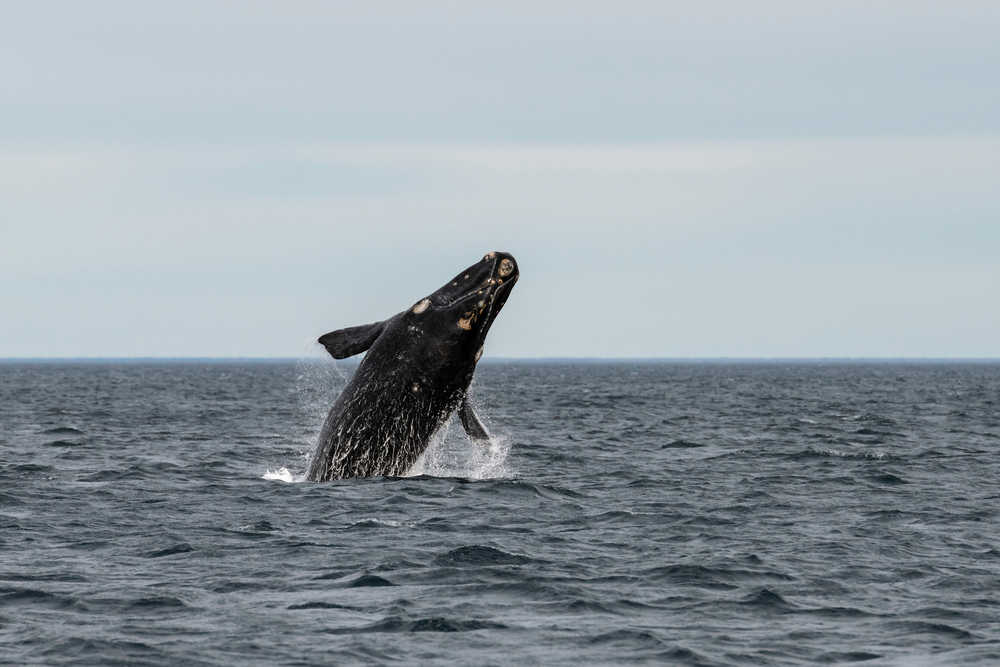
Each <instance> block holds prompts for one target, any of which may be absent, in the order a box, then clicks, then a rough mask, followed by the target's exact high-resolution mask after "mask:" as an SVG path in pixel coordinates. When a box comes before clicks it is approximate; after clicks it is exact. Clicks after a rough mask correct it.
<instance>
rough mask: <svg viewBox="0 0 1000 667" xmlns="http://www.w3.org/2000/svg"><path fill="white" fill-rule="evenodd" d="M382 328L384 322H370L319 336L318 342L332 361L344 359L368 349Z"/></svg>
mask: <svg viewBox="0 0 1000 667" xmlns="http://www.w3.org/2000/svg"><path fill="white" fill-rule="evenodd" d="M384 328H385V322H372V323H371V324H362V325H361V326H358V327H348V328H347V329H337V330H336V331H331V332H330V333H327V334H323V335H322V336H320V337H319V342H320V343H321V344H322V345H323V347H325V348H326V351H327V352H329V353H330V355H331V356H332V357H333V358H334V359H346V358H347V357H353V356H354V355H355V354H361V353H362V352H364V351H365V350H367V349H368V348H370V347H371V346H372V343H374V342H375V339H376V338H378V337H379V335H380V334H381V333H382V330H383V329H384Z"/></svg>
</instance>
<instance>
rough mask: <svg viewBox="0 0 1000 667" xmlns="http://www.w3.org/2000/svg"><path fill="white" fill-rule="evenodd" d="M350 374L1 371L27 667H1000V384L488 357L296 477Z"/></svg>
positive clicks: (988, 376)
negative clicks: (467, 416)
mask: <svg viewBox="0 0 1000 667" xmlns="http://www.w3.org/2000/svg"><path fill="white" fill-rule="evenodd" d="M351 368H352V367H350V366H343V365H341V366H339V367H335V366H334V365H333V363H332V362H331V363H325V364H318V365H317V364H305V363H298V364H297V363H235V362H234V363H184V364H181V363H158V364H145V363H128V364H113V363H85V364H66V363H58V364H57V363H45V364H27V363H5V364H0V452H2V460H0V662H3V663H6V664H23V663H47V664H105V665H109V664H129V665H132V664H150V665H154V664H155V665H161V664H206V665H210V664H211V665H215V664H220V665H221V664H226V665H231V664H245V663H251V664H286V665H305V664H320V663H328V664H340V663H353V662H357V663H399V664H442V665H444V664H448V665H451V664H512V663H522V664H550V665H551V664H573V665H578V664H593V663H632V662H652V663H667V664H692V665H727V664H731V665H742V664H757V665H786V664H806V663H816V662H822V663H839V662H854V661H871V663H874V664H905V665H909V664H965V665H992V664H997V663H998V662H1000V521H998V518H1000V517H998V511H997V510H998V507H1000V464H998V453H1000V419H998V409H1000V364H908V365H907V364H893V363H878V364H855V365H851V364H820V363H810V364H806V363H798V364H782V363H767V364H750V363H746V364H724V363H682V364H672V363H615V364H526V363H517V364H501V363H495V364H484V365H482V366H481V367H480V370H479V372H478V374H477V379H476V383H475V385H474V391H475V395H476V397H477V403H478V405H479V408H480V412H481V413H482V414H483V415H484V416H485V417H486V419H487V421H488V422H489V425H490V427H491V428H492V430H493V431H494V433H495V434H496V436H497V437H496V438H495V439H494V440H495V442H493V443H492V444H491V445H490V446H489V447H479V446H476V445H473V444H472V443H470V442H468V441H467V440H466V439H465V437H464V435H463V433H462V430H461V428H460V427H458V426H452V427H451V428H449V429H448V431H447V433H445V434H444V435H443V437H442V438H440V439H439V441H438V442H437V443H436V444H435V445H434V446H433V448H432V451H431V452H430V453H429V454H428V456H427V457H426V459H425V460H424V461H421V462H420V463H419V464H418V466H419V469H418V471H417V472H422V473H423V474H421V475H418V476H414V477H408V478H403V479H371V480H352V481H346V482H335V483H328V484H312V483H302V482H296V481H295V480H297V479H298V478H300V476H301V474H302V473H303V471H304V470H305V467H306V462H307V458H306V457H307V455H308V454H309V453H310V452H311V450H312V448H313V444H314V442H313V441H314V438H315V435H316V432H317V431H318V429H319V426H320V425H321V423H322V420H323V418H324V416H325V412H326V409H327V407H328V405H329V404H330V403H331V402H332V400H333V398H334V395H335V394H336V391H337V388H338V387H339V386H342V385H343V382H344V378H345V377H346V376H347V374H349V373H350V371H351ZM285 480H287V481H285Z"/></svg>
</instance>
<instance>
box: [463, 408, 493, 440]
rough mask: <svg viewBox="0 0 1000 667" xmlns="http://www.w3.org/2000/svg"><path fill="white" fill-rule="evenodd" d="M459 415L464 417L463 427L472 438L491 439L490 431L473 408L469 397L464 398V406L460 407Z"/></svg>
mask: <svg viewBox="0 0 1000 667" xmlns="http://www.w3.org/2000/svg"><path fill="white" fill-rule="evenodd" d="M458 416H459V417H460V418H461V419H462V427H463V428H464V429H465V432H466V433H468V434H469V437H470V438H472V439H474V440H489V439H490V432H489V431H487V430H486V427H485V426H484V425H483V422H482V421H481V420H480V419H479V415H477V414H476V412H475V410H473V409H472V404H471V403H469V399H468V398H465V399H463V400H462V407H461V408H459V409H458Z"/></svg>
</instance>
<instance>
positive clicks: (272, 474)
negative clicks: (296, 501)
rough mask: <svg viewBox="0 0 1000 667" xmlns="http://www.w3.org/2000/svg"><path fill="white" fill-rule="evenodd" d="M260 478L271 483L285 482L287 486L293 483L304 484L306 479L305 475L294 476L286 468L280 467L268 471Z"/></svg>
mask: <svg viewBox="0 0 1000 667" xmlns="http://www.w3.org/2000/svg"><path fill="white" fill-rule="evenodd" d="M260 478H261V479H266V480H268V481H272V482H286V483H288V484H292V483H295V482H304V481H305V479H306V475H305V473H302V474H299V475H296V474H295V473H293V472H292V471H291V470H289V469H288V468H285V467H284V466H282V467H281V468H278V469H277V470H268V471H267V472H265V473H264V474H263V475H261V476H260Z"/></svg>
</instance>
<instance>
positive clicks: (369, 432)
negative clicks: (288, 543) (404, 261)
mask: <svg viewBox="0 0 1000 667" xmlns="http://www.w3.org/2000/svg"><path fill="white" fill-rule="evenodd" d="M519 275H520V274H519V271H518V267H517V263H516V262H515V260H514V257H513V256H512V255H510V254H508V253H504V252H491V253H487V254H486V256H485V257H483V259H482V260H480V261H479V262H477V263H475V264H473V265H472V266H470V267H469V268H467V269H465V270H464V271H462V272H461V273H459V274H458V275H457V276H455V278H453V279H452V280H450V281H448V282H447V283H446V284H445V285H444V286H442V287H441V288H440V289H438V290H437V291H436V292H434V293H433V294H430V295H428V296H427V297H425V298H423V299H420V300H419V301H417V302H416V303H415V304H414V305H413V306H411V307H410V308H407V309H406V310H404V311H402V312H400V313H397V314H395V315H393V316H392V317H390V318H388V319H386V320H383V321H381V322H373V323H371V324H364V325H361V326H355V327H350V328H347V329H338V330H336V331H331V332H330V333H328V334H324V335H323V336H321V337H320V338H319V342H320V343H321V344H322V345H323V346H324V347H325V348H326V349H327V351H328V352H329V353H330V354H331V355H332V356H333V357H334V358H335V359H344V358H347V357H350V356H353V355H356V354H360V353H362V352H365V351H367V354H366V355H365V357H364V359H362V361H361V363H360V364H359V366H358V368H357V370H356V371H355V373H354V376H353V377H352V378H351V380H350V382H349V383H348V384H347V386H346V387H345V388H344V390H343V391H342V392H341V394H340V395H339V396H338V397H337V400H336V402H335V403H334V404H333V407H331V408H330V412H329V414H328V415H327V417H326V421H325V422H324V423H323V428H322V430H321V431H320V436H319V442H318V443H317V446H316V452H315V454H314V455H313V458H312V461H311V462H310V465H309V472H308V474H307V478H308V479H309V480H312V481H328V480H334V479H343V478H348V477H375V476H400V475H403V474H405V473H406V471H407V470H409V468H410V467H412V466H413V464H414V462H415V461H416V460H417V458H418V457H419V456H420V454H422V453H423V451H424V450H425V449H426V448H427V445H428V443H429V442H430V439H431V437H432V436H433V435H434V433H435V432H436V431H437V430H438V429H439V428H440V427H441V425H442V424H444V423H445V422H446V421H447V420H448V419H449V418H450V417H451V415H452V414H453V413H454V412H455V411H456V410H457V411H458V413H459V417H460V418H461V421H462V426H463V427H464V428H465V431H466V432H467V433H468V434H469V436H470V437H472V438H473V439H476V440H483V439H487V438H489V434H488V432H487V430H486V428H485V427H484V426H483V423H482V420H480V419H479V417H478V416H477V415H476V413H475V411H474V410H473V408H472V405H471V404H470V402H469V400H468V390H469V384H470V383H471V382H472V377H473V374H474V373H475V370H476V364H477V363H478V362H479V359H480V357H481V356H482V351H483V343H484V341H485V339H486V334H487V333H488V332H489V329H490V326H491V325H492V324H493V322H494V320H495V319H496V317H497V315H498V314H499V312H500V309H501V308H503V306H504V304H505V303H506V302H507V297H508V296H509V295H510V292H511V289H512V288H513V287H514V283H516V282H517V279H518V276H519Z"/></svg>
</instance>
